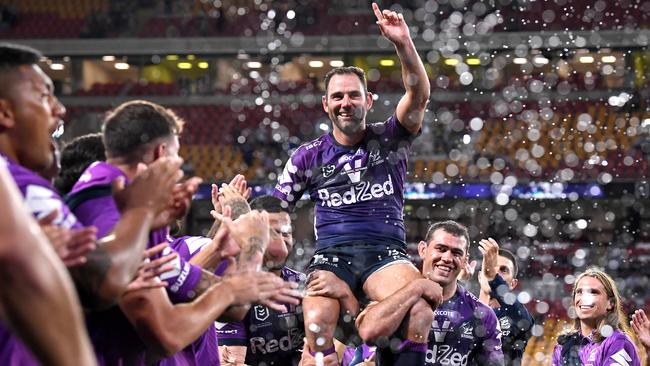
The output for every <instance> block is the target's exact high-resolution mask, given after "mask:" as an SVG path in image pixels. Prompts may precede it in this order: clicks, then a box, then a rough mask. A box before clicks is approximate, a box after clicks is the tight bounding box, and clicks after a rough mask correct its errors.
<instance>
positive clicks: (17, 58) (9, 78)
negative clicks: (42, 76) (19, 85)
mask: <svg viewBox="0 0 650 366" xmlns="http://www.w3.org/2000/svg"><path fill="white" fill-rule="evenodd" d="M42 58H43V55H42V54H41V53H40V52H39V51H37V50H35V49H33V48H31V47H28V46H24V45H20V44H15V43H5V42H2V43H0V95H2V96H4V97H6V96H7V95H6V94H7V93H11V92H10V91H9V88H10V86H11V85H12V83H13V80H14V79H13V77H15V76H16V75H19V73H16V70H17V68H18V67H20V66H25V65H27V66H29V65H35V64H37V63H38V62H39V61H40V60H41V59H42Z"/></svg>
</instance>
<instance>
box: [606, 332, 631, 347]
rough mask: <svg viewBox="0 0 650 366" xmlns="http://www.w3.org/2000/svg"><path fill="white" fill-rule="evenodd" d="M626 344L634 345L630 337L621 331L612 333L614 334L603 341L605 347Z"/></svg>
mask: <svg viewBox="0 0 650 366" xmlns="http://www.w3.org/2000/svg"><path fill="white" fill-rule="evenodd" d="M626 343H629V344H634V342H632V339H631V338H630V336H628V335H627V334H625V332H622V331H620V330H614V331H612V333H611V334H610V335H609V336H608V337H607V338H605V339H604V340H603V346H607V345H613V344H617V345H625V344H626Z"/></svg>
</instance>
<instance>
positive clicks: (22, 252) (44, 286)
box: [0, 160, 97, 365]
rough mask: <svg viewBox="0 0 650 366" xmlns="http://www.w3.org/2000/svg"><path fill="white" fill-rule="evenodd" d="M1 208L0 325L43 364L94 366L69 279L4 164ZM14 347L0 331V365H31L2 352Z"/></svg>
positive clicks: (27, 359)
mask: <svg viewBox="0 0 650 366" xmlns="http://www.w3.org/2000/svg"><path fill="white" fill-rule="evenodd" d="M0 202H2V205H3V208H2V210H0V283H2V285H1V288H0V308H1V309H2V320H3V321H5V322H6V323H7V324H8V325H9V327H10V328H11V330H12V331H14V333H15V334H17V335H18V336H19V337H20V339H21V340H22V342H24V344H25V345H26V346H27V349H28V350H29V351H31V353H32V354H33V355H34V356H35V357H36V359H38V360H39V361H40V362H41V363H43V364H46V365H95V364H96V363H97V362H96V361H95V359H94V355H93V352H92V348H91V346H90V341H89V339H88V334H87V333H86V328H85V327H84V323H83V317H82V314H81V306H80V304H79V299H78V298H77V295H76V293H75V292H74V287H73V285H72V281H71V280H70V276H69V275H68V273H67V271H66V270H65V267H64V266H63V264H62V263H61V261H60V260H59V258H57V256H56V253H55V252H54V250H53V249H52V248H51V247H50V244H49V242H48V240H47V238H46V237H45V236H44V235H43V233H42V232H41V230H40V229H39V227H38V225H37V223H36V221H35V220H34V219H33V218H32V217H31V215H30V213H29V212H28V211H27V208H26V207H25V206H24V204H23V202H22V196H21V194H20V191H18V189H17V187H16V185H15V183H14V182H13V179H12V178H11V176H10V175H9V173H8V172H7V169H6V167H5V161H4V160H0ZM15 341H16V338H14V337H13V336H11V335H10V334H9V333H7V332H6V330H5V329H2V330H0V345H1V347H2V348H1V349H0V364H1V365H24V364H26V363H35V361H33V358H32V357H33V356H32V355H30V354H25V353H23V354H13V355H12V354H8V353H7V352H4V351H5V350H7V349H11V345H10V344H8V343H12V342H15ZM7 346H9V347H7Z"/></svg>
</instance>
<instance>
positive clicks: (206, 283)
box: [193, 270, 221, 298]
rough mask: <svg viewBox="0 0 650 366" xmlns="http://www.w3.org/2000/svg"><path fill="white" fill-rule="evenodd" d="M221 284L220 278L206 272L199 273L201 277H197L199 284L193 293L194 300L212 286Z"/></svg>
mask: <svg viewBox="0 0 650 366" xmlns="http://www.w3.org/2000/svg"><path fill="white" fill-rule="evenodd" d="M219 282H221V277H219V276H216V275H215V274H213V273H210V272H208V271H206V270H203V271H201V277H199V283H197V284H196V286H195V287H194V289H193V291H194V294H195V298H196V297H199V296H201V295H202V294H203V293H204V292H206V291H207V290H208V289H209V288H210V287H212V286H213V285H215V284H217V283H219Z"/></svg>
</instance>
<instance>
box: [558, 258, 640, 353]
mask: <svg viewBox="0 0 650 366" xmlns="http://www.w3.org/2000/svg"><path fill="white" fill-rule="evenodd" d="M573 306H574V307H575V311H576V318H575V322H574V323H573V328H572V329H571V330H570V331H569V332H568V333H566V334H564V335H561V336H560V337H558V339H557V342H558V344H557V345H556V346H555V350H554V351H553V366H564V365H569V366H574V365H592V366H605V365H612V366H613V365H630V366H639V365H640V361H639V356H638V355H637V350H636V346H635V345H634V343H633V342H632V340H631V338H630V335H631V334H632V333H631V330H630V328H629V327H628V325H627V324H626V318H625V314H624V313H623V309H622V306H621V296H620V295H619V293H618V289H617V288H616V283H615V282H614V280H613V279H612V278H611V277H610V276H609V275H608V274H607V273H605V272H603V271H601V270H599V269H597V268H590V269H587V270H586V271H585V272H584V273H582V274H580V275H579V276H578V278H577V279H576V281H575V285H574V286H573Z"/></svg>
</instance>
